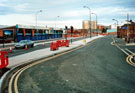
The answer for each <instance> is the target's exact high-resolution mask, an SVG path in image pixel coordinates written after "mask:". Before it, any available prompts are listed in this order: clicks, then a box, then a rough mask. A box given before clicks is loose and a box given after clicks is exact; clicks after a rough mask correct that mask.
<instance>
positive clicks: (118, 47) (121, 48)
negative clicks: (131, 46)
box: [116, 45, 129, 56]
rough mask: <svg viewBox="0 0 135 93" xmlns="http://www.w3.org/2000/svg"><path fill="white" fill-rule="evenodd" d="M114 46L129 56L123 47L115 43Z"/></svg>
mask: <svg viewBox="0 0 135 93" xmlns="http://www.w3.org/2000/svg"><path fill="white" fill-rule="evenodd" d="M116 46H117V48H119V49H120V50H121V51H122V52H124V53H125V54H126V55H128V56H129V54H128V53H127V52H126V51H125V50H124V49H122V48H120V47H119V46H118V45H116Z"/></svg>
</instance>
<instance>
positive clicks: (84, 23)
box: [82, 20, 97, 30]
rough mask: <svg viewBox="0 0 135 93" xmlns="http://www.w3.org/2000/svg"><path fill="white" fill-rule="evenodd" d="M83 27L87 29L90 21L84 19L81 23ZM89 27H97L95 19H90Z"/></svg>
mask: <svg viewBox="0 0 135 93" xmlns="http://www.w3.org/2000/svg"><path fill="white" fill-rule="evenodd" d="M82 25H83V29H87V30H88V29H89V28H90V21H88V20H84V21H83V23H82ZM91 29H94V30H95V29H97V22H96V21H91Z"/></svg>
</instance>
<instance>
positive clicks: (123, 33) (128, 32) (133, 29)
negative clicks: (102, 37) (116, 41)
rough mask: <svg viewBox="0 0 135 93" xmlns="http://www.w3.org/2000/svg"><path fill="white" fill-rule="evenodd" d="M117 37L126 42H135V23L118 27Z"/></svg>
mask: <svg viewBox="0 0 135 93" xmlns="http://www.w3.org/2000/svg"><path fill="white" fill-rule="evenodd" d="M117 37H118V38H124V39H125V41H126V42H128V43H129V42H130V41H131V40H133V41H134V42H135V23H128V24H124V25H122V26H118V27H117Z"/></svg>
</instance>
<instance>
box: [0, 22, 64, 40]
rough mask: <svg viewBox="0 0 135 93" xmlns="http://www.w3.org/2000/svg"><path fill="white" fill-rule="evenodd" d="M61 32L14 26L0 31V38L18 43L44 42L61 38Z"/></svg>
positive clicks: (52, 29)
mask: <svg viewBox="0 0 135 93" xmlns="http://www.w3.org/2000/svg"><path fill="white" fill-rule="evenodd" d="M62 34H63V30H62V29H59V28H57V29H54V28H47V27H41V26H26V25H18V24H17V25H16V26H10V27H5V28H1V29H0V38H2V37H4V38H6V40H10V41H14V42H19V41H20V40H26V39H29V40H32V41H36V40H46V39H52V38H62Z"/></svg>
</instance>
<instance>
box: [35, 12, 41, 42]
mask: <svg viewBox="0 0 135 93" xmlns="http://www.w3.org/2000/svg"><path fill="white" fill-rule="evenodd" d="M40 12H42V10H39V11H37V12H36V27H37V15H38V14H39V13H40ZM36 32H37V40H38V29H37V30H36Z"/></svg>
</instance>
